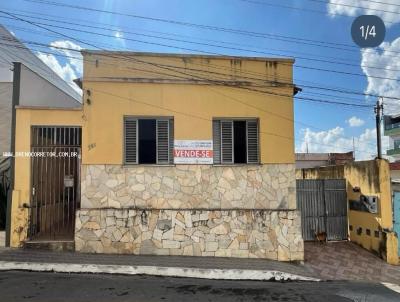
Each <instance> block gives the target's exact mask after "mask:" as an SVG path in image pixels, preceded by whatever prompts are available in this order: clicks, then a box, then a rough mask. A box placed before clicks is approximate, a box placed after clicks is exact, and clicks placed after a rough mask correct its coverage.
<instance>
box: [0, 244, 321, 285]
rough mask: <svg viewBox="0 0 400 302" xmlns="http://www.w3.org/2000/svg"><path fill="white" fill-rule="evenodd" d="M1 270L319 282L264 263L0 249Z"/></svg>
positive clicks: (291, 267)
mask: <svg viewBox="0 0 400 302" xmlns="http://www.w3.org/2000/svg"><path fill="white" fill-rule="evenodd" d="M0 270H33V271H57V272H71V273H116V274H132V275H138V274H145V275H156V276H175V277H188V278H207V279H227V280H246V279H247V280H301V281H311V280H313V281H318V278H315V276H314V274H313V273H312V272H310V271H309V270H308V269H307V268H306V267H305V266H303V265H301V264H294V263H284V262H277V261H271V260H263V259H238V258H219V257H183V256H150V255H149V256H137V255H105V254H83V253H71V252H50V251H41V250H26V249H25V250H24V249H6V248H2V249H0Z"/></svg>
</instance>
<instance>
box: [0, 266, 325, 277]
mask: <svg viewBox="0 0 400 302" xmlns="http://www.w3.org/2000/svg"><path fill="white" fill-rule="evenodd" d="M10 270H22V271H34V272H57V273H91V274H120V275H151V276H164V277H182V278H199V279H218V280H258V281H321V280H320V279H317V278H312V277H305V276H301V275H296V274H290V273H285V272H281V271H273V270H246V269H205V268H192V267H162V266H130V265H105V264H69V263H32V262H10V261H0V271H10Z"/></svg>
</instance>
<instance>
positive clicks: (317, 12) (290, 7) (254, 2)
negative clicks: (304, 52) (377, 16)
mask: <svg viewBox="0 0 400 302" xmlns="http://www.w3.org/2000/svg"><path fill="white" fill-rule="evenodd" d="M24 1H29V2H42V1H41V0H24ZM238 1H241V2H247V3H252V4H260V5H266V6H272V7H280V8H285V9H292V10H299V11H304V12H308V13H315V14H322V15H326V12H325V11H322V10H316V9H311V8H305V7H295V6H289V5H283V4H276V3H269V2H263V1H257V0H238ZM325 3H326V2H325ZM326 4H327V3H326ZM331 15H333V16H340V17H346V18H352V16H350V15H346V14H340V13H331ZM383 21H384V22H386V23H389V24H394V23H395V22H392V21H388V20H383Z"/></svg>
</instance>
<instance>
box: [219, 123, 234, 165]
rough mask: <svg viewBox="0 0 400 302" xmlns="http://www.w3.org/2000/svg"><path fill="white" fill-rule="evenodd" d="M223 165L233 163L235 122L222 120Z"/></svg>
mask: <svg viewBox="0 0 400 302" xmlns="http://www.w3.org/2000/svg"><path fill="white" fill-rule="evenodd" d="M221 163H223V164H229V163H230V164H231V163H233V122H232V121H228V120H221Z"/></svg>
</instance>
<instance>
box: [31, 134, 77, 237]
mask: <svg viewBox="0 0 400 302" xmlns="http://www.w3.org/2000/svg"><path fill="white" fill-rule="evenodd" d="M80 146H81V128H80V127H49V126H46V127H38V126H34V127H32V130H31V203H30V228H29V238H30V239H31V240H68V239H73V237H74V228H75V212H76V210H77V208H79V206H80V177H79V175H80V153H81V152H80V150H81V148H80Z"/></svg>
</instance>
